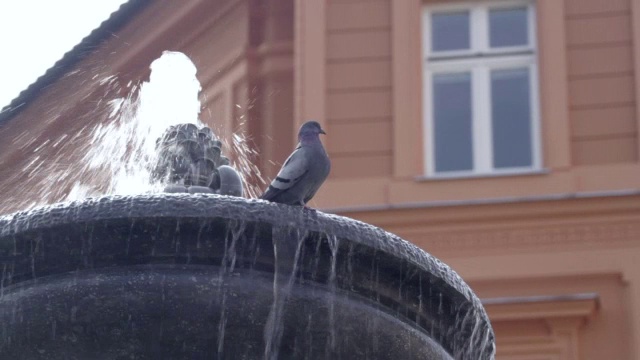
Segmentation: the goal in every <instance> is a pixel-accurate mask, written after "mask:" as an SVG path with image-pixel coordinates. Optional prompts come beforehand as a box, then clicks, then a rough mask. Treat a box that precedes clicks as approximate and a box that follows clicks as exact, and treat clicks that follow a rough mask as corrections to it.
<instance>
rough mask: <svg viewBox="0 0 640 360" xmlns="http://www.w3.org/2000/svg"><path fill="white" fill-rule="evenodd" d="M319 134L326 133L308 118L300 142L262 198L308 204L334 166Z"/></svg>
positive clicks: (301, 132) (294, 203)
mask: <svg viewBox="0 0 640 360" xmlns="http://www.w3.org/2000/svg"><path fill="white" fill-rule="evenodd" d="M320 134H325V135H326V133H325V132H324V130H322V128H321V127H320V124H318V122H317V121H307V122H306V123H304V124H303V125H302V126H301V127H300V131H299V132H298V146H297V147H296V149H295V150H294V151H293V153H291V155H289V157H288V158H287V160H286V161H285V163H284V165H282V168H281V169H280V172H278V175H276V178H275V179H273V181H272V182H271V184H270V185H269V187H268V188H267V190H266V191H265V192H264V194H262V196H260V198H261V199H263V200H268V201H271V202H276V203H280V204H288V205H301V206H304V207H306V204H307V202H309V200H311V198H312V197H313V196H314V195H315V194H316V191H318V189H319V188H320V185H322V183H323V182H324V181H325V179H326V178H327V176H328V175H329V171H330V170H331V161H330V160H329V156H327V153H326V151H325V150H324V147H323V146H322V142H321V141H320Z"/></svg>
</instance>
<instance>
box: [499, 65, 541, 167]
mask: <svg viewBox="0 0 640 360" xmlns="http://www.w3.org/2000/svg"><path fill="white" fill-rule="evenodd" d="M529 82H530V79H529V69H528V68H523V69H509V70H494V71H492V72H491V114H492V130H493V166H494V167H495V168H509V167H520V166H531V165H532V149H531V104H530V103H529V91H530V90H529V89H530V87H529Z"/></svg>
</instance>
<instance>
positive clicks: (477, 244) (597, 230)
mask: <svg viewBox="0 0 640 360" xmlns="http://www.w3.org/2000/svg"><path fill="white" fill-rule="evenodd" d="M542 226H544V225H542ZM542 226H539V227H538V226H536V227H526V228H515V229H499V228H498V229H489V230H468V231H458V232H446V233H443V232H441V233H437V232H432V233H424V234H422V235H421V236H411V235H407V234H402V232H401V231H399V233H400V234H402V235H403V236H404V237H406V238H407V239H409V240H411V241H413V242H414V243H416V244H418V245H419V246H421V247H422V248H425V249H428V250H429V251H430V252H433V253H437V254H438V255H443V254H446V255H447V256H448V257H460V256H468V255H469V254H470V253H473V254H475V255H478V254H484V253H491V254H493V255H497V254H506V253H514V252H522V251H532V250H533V251H536V252H540V251H570V250H582V249H590V250H594V249H612V248H620V247H639V246H640V222H638V221H637V220H630V221H612V222H601V223H593V222H588V223H577V224H562V225H555V226H548V227H542Z"/></svg>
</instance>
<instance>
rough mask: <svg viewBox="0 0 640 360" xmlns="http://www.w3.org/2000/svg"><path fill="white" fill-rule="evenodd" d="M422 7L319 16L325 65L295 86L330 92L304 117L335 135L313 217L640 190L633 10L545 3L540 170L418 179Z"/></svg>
mask: <svg viewBox="0 0 640 360" xmlns="http://www.w3.org/2000/svg"><path fill="white" fill-rule="evenodd" d="M432 2H446V1H442V0H440V1H429V3H432ZM422 6H423V3H422V2H421V1H419V0H407V1H399V0H368V1H365V0H360V1H359V0H350V1H328V2H326V3H324V4H323V5H317V6H316V8H315V9H314V13H315V14H317V13H318V11H321V12H322V13H323V16H324V21H323V22H322V23H321V24H320V25H324V28H320V29H317V26H316V27H315V28H314V31H317V32H319V33H320V34H315V33H314V35H313V36H315V37H313V38H312V37H311V35H310V34H307V38H308V39H309V41H311V39H313V40H314V41H315V42H316V43H317V42H318V41H323V42H324V45H325V46H324V48H323V49H322V51H316V50H314V51H315V52H314V53H313V54H314V56H315V55H317V56H322V58H323V59H324V61H322V62H319V61H318V62H309V61H307V62H306V64H307V65H308V66H307V67H299V68H297V69H296V71H297V73H296V76H299V77H301V78H304V77H307V74H311V73H313V74H314V76H316V77H318V76H321V77H322V82H317V84H318V86H322V87H324V88H325V92H324V93H323V94H321V96H322V98H319V97H317V96H316V97H315V99H314V102H315V103H317V104H319V108H317V109H315V110H314V111H307V112H304V111H303V112H302V114H303V115H305V116H303V117H308V118H320V119H321V120H322V122H325V123H326V127H327V128H328V131H329V135H328V136H327V137H326V145H327V148H328V151H329V153H330V156H331V159H332V162H333V170H332V174H331V177H330V180H329V181H328V182H327V184H326V185H325V187H324V188H323V189H322V190H321V191H320V192H319V194H318V196H317V197H316V199H315V203H314V204H315V206H317V207H321V208H325V209H332V210H335V211H342V210H344V209H347V208H353V207H356V208H357V207H362V206H365V207H366V206H385V205H390V204H409V203H416V202H418V203H420V202H429V201H450V200H455V201H465V200H474V199H487V198H496V199H497V198H520V197H537V196H545V195H548V194H572V193H581V192H601V191H611V190H616V191H617V190H626V189H636V188H638V187H639V186H640V164H638V161H637V160H638V153H639V151H640V148H639V144H638V139H637V122H638V116H637V108H636V105H635V104H636V97H637V96H638V95H637V94H638V91H637V87H638V82H637V81H636V80H635V77H636V71H635V66H637V65H636V64H634V62H633V56H634V55H633V51H634V47H633V32H634V31H635V30H634V28H633V26H632V23H631V18H632V17H633V13H632V9H631V0H615V1H609V0H564V1H558V0H538V2H537V29H538V34H537V35H538V36H537V38H538V49H539V50H538V62H539V69H540V74H539V77H540V99H541V115H542V116H541V118H542V119H541V122H542V124H541V127H542V136H541V139H542V153H543V168H544V169H543V171H542V172H541V173H532V174H528V175H522V176H499V177H490V178H473V179H471V178H463V179H457V180H449V181H441V180H430V179H425V178H424V177H423V175H424V169H423V148H424V145H425V144H424V141H425V140H424V139H423V136H422V133H423V125H422V113H423V109H422V103H421V94H422V88H421V87H422V84H421V77H422V64H421V61H420V60H419V58H421V52H420V50H419V49H420V46H421V28H420V21H421V19H420V17H421V11H422ZM309 16H310V15H309ZM416 58H418V60H417V61H416ZM309 76H310V75H309ZM605 173H606V174H607V176H603V174H605Z"/></svg>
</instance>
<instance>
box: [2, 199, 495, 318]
mask: <svg viewBox="0 0 640 360" xmlns="http://www.w3.org/2000/svg"><path fill="white" fill-rule="evenodd" d="M194 200H196V201H197V202H194ZM166 202H170V203H171V205H174V206H171V207H167V206H166ZM159 203H164V204H163V206H162V208H159V207H154V206H153V205H157V204H159ZM114 204H116V206H114ZM120 204H121V205H122V206H124V207H125V208H126V209H127V211H126V212H125V213H115V212H109V211H104V210H108V209H109V208H111V207H118V205H120ZM241 204H242V206H241ZM246 205H249V206H246ZM260 210H262V211H260ZM53 211H55V212H57V213H58V214H56V215H57V216H55V217H50V216H48V215H47V214H50V213H51V212H53ZM237 212H242V213H243V217H242V219H243V220H248V221H264V222H268V223H270V224H272V225H280V226H287V225H295V226H300V225H303V226H304V227H305V229H308V230H310V231H318V232H325V233H329V234H331V235H334V236H337V237H342V238H346V239H348V240H349V241H351V242H354V243H357V244H361V245H365V246H368V247H371V248H373V249H375V250H379V251H383V252H386V253H389V254H392V255H394V256H396V257H398V258H402V259H404V260H406V261H408V262H410V263H412V264H413V265H414V266H417V267H418V268H421V269H422V270H425V271H428V272H430V273H432V274H434V275H437V276H438V277H439V278H441V279H443V280H444V277H443V276H439V275H441V274H444V273H446V274H447V278H448V279H447V281H446V282H447V283H448V284H449V285H450V286H452V287H453V288H454V289H455V290H456V291H458V292H459V293H460V294H462V295H463V296H464V297H465V298H466V299H467V301H469V302H471V303H472V304H473V306H474V307H476V308H478V309H482V312H483V313H484V312H485V311H484V307H483V306H482V303H481V301H480V299H479V298H478V297H477V296H476V295H475V294H474V293H473V292H472V291H470V288H469V286H468V285H467V284H466V282H465V281H464V280H463V279H462V277H460V276H459V275H458V273H457V272H455V270H453V269H451V268H450V267H449V266H448V265H446V264H445V263H443V262H442V261H440V260H439V259H437V258H436V257H434V256H433V255H431V254H429V253H428V252H427V251H425V250H423V249H421V248H419V247H418V246H416V245H414V244H413V243H411V242H409V241H407V240H404V239H402V238H400V237H399V236H397V235H395V234H392V233H390V232H388V231H386V230H384V229H381V228H379V227H376V226H374V225H371V224H367V223H365V222H362V221H359V220H355V219H352V218H349V217H346V216H341V215H336V214H330V213H324V212H322V211H319V210H315V209H304V208H302V207H301V206H291V205H283V204H277V203H272V202H268V201H265V200H260V199H245V198H239V197H234V196H225V195H217V194H207V193H202V194H190V193H154V194H142V195H105V196H99V197H91V198H86V199H82V200H76V201H71V202H61V203H55V204H51V205H44V206H39V207H35V208H32V209H29V210H22V211H17V212H14V213H11V214H6V215H2V216H0V238H4V237H8V236H12V235H14V234H17V233H20V232H23V231H33V230H37V229H39V228H44V227H52V226H60V225H65V224H70V223H82V222H88V221H99V220H110V219H117V218H122V217H127V218H132V219H135V218H176V217H179V218H222V219H227V220H231V219H238V216H237ZM277 213H287V215H292V216H291V217H290V216H279V217H276V216H274V215H275V214H277ZM323 225H325V226H323ZM326 225H330V226H326ZM355 225H357V226H358V231H359V232H360V233H361V234H362V236H361V238H379V237H381V236H382V237H384V238H386V241H384V242H383V241H375V242H373V241H370V242H366V241H362V239H361V238H352V237H350V236H349V234H348V231H347V230H348V228H349V227H353V226H355ZM427 264H428V265H429V266H426V265H427ZM450 280H453V281H450ZM485 316H486V314H485Z"/></svg>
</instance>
